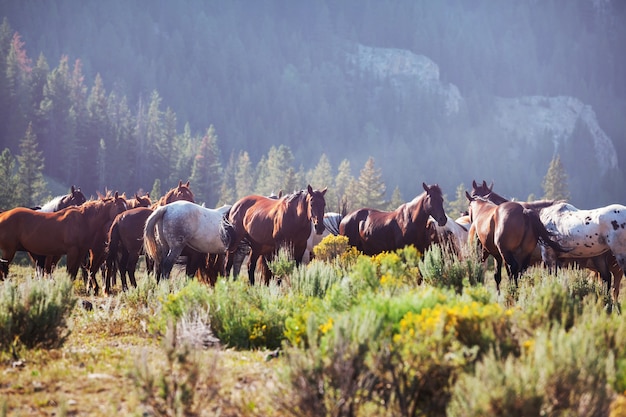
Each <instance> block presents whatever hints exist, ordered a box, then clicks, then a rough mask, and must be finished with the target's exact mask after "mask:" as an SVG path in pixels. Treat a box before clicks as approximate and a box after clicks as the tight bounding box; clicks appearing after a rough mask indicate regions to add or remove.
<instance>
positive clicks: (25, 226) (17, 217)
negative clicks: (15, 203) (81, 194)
mask: <svg viewBox="0 0 626 417" xmlns="http://www.w3.org/2000/svg"><path fill="white" fill-rule="evenodd" d="M81 220H82V219H81V217H80V213H79V212H78V210H76V209H75V208H74V209H72V208H67V209H65V210H62V211H58V212H40V211H33V210H30V209H27V208H23V207H16V208H14V209H12V210H8V211H6V212H4V213H2V214H0V240H2V242H3V244H6V243H9V242H13V243H14V244H17V245H18V246H20V247H22V248H23V249H25V250H27V251H29V252H33V253H36V254H40V255H63V254H65V253H66V251H67V249H68V247H70V246H76V245H79V244H81V243H82V241H81V237H83V234H81V233H80V232H81V230H83V229H84V224H83V222H81Z"/></svg>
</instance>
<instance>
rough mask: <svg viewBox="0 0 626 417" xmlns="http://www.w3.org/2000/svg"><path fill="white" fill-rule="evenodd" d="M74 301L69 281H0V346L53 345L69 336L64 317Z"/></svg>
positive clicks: (69, 311)
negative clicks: (17, 282) (18, 282)
mask: <svg viewBox="0 0 626 417" xmlns="http://www.w3.org/2000/svg"><path fill="white" fill-rule="evenodd" d="M75 304H76V297H75V295H74V291H73V287H72V281H71V280H70V279H69V278H68V277H63V278H57V279H55V280H40V279H32V278H27V279H26V280H25V281H23V282H21V283H20V284H16V283H14V282H11V281H4V282H1V283H0V349H2V350H4V351H6V350H7V349H9V348H10V347H12V346H16V345H22V346H24V347H26V348H36V347H38V348H46V349H48V348H57V347H59V346H61V345H63V343H64V342H65V340H66V339H67V336H69V333H70V331H69V329H68V327H67V319H68V317H69V315H70V313H71V312H72V310H73V308H74V306H75Z"/></svg>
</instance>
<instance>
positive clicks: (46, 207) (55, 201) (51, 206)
mask: <svg viewBox="0 0 626 417" xmlns="http://www.w3.org/2000/svg"><path fill="white" fill-rule="evenodd" d="M63 197H65V195H59V196H56V197H54V198H53V199H52V200H50V201H48V202H47V203H46V204H44V205H43V206H41V208H40V209H39V210H40V211H54V209H55V208H56V206H57V205H58V204H59V203H60V202H61V200H62V199H63Z"/></svg>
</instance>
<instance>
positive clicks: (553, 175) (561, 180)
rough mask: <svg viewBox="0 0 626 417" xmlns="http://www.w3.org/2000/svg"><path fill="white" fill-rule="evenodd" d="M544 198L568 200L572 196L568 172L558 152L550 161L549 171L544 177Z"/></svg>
mask: <svg viewBox="0 0 626 417" xmlns="http://www.w3.org/2000/svg"><path fill="white" fill-rule="evenodd" d="M542 187H543V193H544V194H543V198H545V199H549V200H568V199H569V198H570V193H569V187H568V184H567V172H566V171H565V167H564V166H563V164H562V163H561V157H560V156H559V155H558V154H557V155H555V156H554V157H553V158H552V161H550V166H549V167H548V172H547V173H546V176H545V177H544V179H543V184H542Z"/></svg>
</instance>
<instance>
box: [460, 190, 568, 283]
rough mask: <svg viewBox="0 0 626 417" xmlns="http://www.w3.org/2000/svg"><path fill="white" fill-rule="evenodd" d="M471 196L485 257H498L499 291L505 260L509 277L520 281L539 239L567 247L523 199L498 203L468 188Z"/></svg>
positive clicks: (472, 214) (557, 247)
mask: <svg viewBox="0 0 626 417" xmlns="http://www.w3.org/2000/svg"><path fill="white" fill-rule="evenodd" d="M465 195H466V196H467V199H468V200H469V215H470V219H471V220H472V229H473V232H472V233H475V234H476V236H477V238H478V240H479V241H480V244H481V246H482V260H483V261H485V260H486V259H487V257H488V256H489V255H491V256H493V257H494V258H495V260H496V267H495V274H494V278H495V280H496V289H497V290H498V293H500V282H501V281H502V262H503V261H504V262H505V264H506V269H507V273H508V275H509V279H510V278H513V279H514V280H515V285H516V286H517V281H518V278H519V276H520V274H521V273H522V272H524V271H525V270H526V268H528V266H529V264H530V258H531V255H532V254H533V251H534V250H535V248H536V247H537V243H538V242H539V241H541V243H542V244H545V245H548V246H550V247H551V248H553V249H554V250H555V251H558V252H562V251H563V250H564V249H563V248H562V247H561V246H560V245H559V244H558V243H557V242H555V241H553V240H552V236H551V235H550V233H548V231H547V230H546V228H545V226H544V225H543V223H541V220H540V219H539V215H538V214H537V212H536V211H534V210H532V209H528V208H525V207H524V206H522V205H521V204H520V203H517V202H513V201H507V202H504V203H502V204H495V203H493V202H491V201H489V200H487V199H485V198H483V197H473V196H471V195H470V194H469V193H468V192H465Z"/></svg>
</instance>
